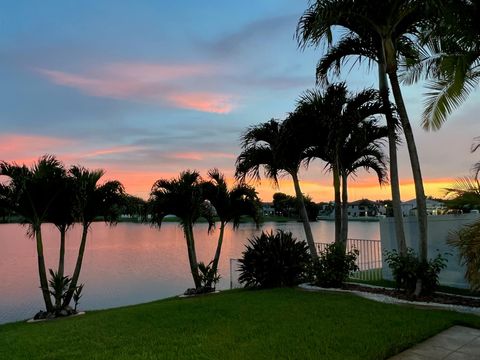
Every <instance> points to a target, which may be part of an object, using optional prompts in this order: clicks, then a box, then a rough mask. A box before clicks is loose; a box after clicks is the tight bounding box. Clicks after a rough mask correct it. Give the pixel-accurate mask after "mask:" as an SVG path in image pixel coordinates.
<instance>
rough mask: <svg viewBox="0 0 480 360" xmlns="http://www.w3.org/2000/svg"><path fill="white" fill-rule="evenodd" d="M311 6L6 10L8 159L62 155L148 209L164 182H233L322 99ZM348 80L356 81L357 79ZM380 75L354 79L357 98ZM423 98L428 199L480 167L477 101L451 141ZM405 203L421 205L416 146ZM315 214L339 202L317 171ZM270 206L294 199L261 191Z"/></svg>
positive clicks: (313, 174) (416, 109) (284, 2)
mask: <svg viewBox="0 0 480 360" xmlns="http://www.w3.org/2000/svg"><path fill="white" fill-rule="evenodd" d="M307 3H308V1H306V0H305V1H300V0H259V1H248V2H245V1H244V2H241V1H240V2H231V1H225V0H222V1H220V0H209V1H194V0H190V1H181V2H177V1H158V0H155V1H146V0H144V1H133V0H131V1H115V0H84V1H61V0H57V1H49V0H44V1H27V0H16V1H9V2H6V1H5V2H2V4H1V5H0V78H1V85H0V125H1V130H0V159H1V160H7V161H16V162H19V163H27V164H31V163H32V162H33V161H34V160H35V159H37V158H38V157H39V156H40V155H42V154H45V153H49V154H55V155H57V156H58V158H59V159H61V160H62V161H64V162H65V164H66V165H71V164H82V165H84V166H87V167H91V168H103V169H105V170H106V171H107V174H106V178H108V179H118V180H120V181H122V182H123V183H124V185H125V187H126V189H127V191H128V192H129V193H131V194H134V195H137V196H142V197H144V198H147V197H148V193H149V191H150V187H151V185H152V184H153V182H154V181H155V180H157V179H159V178H170V177H173V176H177V175H178V173H179V172H180V171H182V170H185V169H196V170H199V171H200V172H201V173H202V174H204V175H205V173H206V171H207V170H208V169H209V168H213V167H217V168H219V169H221V170H222V171H223V172H224V173H225V174H226V176H227V177H229V178H232V177H233V173H234V164H235V159H236V156H237V155H238V154H239V152H240V146H239V138H240V135H241V133H242V131H244V130H245V129H246V128H247V127H248V126H250V125H253V124H258V123H260V122H264V121H267V120H269V119H270V118H280V119H281V118H284V117H285V115H286V113H287V112H289V111H292V110H293V109H294V107H295V102H296V100H297V99H298V96H299V95H300V94H301V93H302V92H303V91H305V90H306V89H309V88H312V87H314V85H315V65H316V62H317V61H318V59H319V58H320V56H321V54H322V49H307V50H306V51H300V50H298V48H297V45H296V42H295V40H294V32H295V27H296V23H297V21H298V19H299V17H300V16H301V14H302V13H303V11H304V10H305V9H306V7H307ZM347 69H349V67H347V68H346V70H347ZM375 74H376V72H375V71H373V72H372V73H371V74H369V73H368V72H367V71H365V70H357V68H355V67H354V68H353V70H352V71H351V72H347V71H345V72H344V78H343V79H345V80H346V81H347V83H348V85H349V86H350V88H351V89H352V90H359V89H362V88H363V87H370V86H375V85H376V78H375ZM424 92H425V90H424V89H423V87H422V84H419V85H416V86H414V87H406V88H404V95H405V99H406V104H407V107H408V110H409V114H410V118H411V121H412V124H413V126H414V131H415V136H416V141H417V145H418V151H419V154H420V160H421V163H422V166H423V168H422V170H423V176H424V180H425V185H426V193H427V195H432V196H443V195H442V190H441V189H442V188H444V187H446V186H448V184H449V183H450V182H451V181H452V180H453V179H454V178H455V177H458V176H464V175H467V174H468V173H469V170H470V167H471V165H472V164H473V163H474V162H476V161H478V158H479V157H480V153H478V152H477V153H476V154H470V151H469V150H470V145H471V143H472V139H473V138H474V137H475V136H480V126H479V124H480V122H479V121H478V117H479V114H480V102H479V100H480V96H479V94H478V92H477V93H475V94H474V95H473V96H471V97H470V98H469V100H468V102H467V103H465V104H464V105H463V106H462V107H461V109H460V110H458V111H456V112H455V113H454V114H453V116H452V117H451V118H450V119H449V121H448V123H447V124H446V125H445V126H444V127H443V128H442V129H441V130H440V131H438V132H434V133H427V132H425V131H423V130H422V129H421V128H420V127H419V118H420V114H421V111H422V101H423V95H422V94H423V93H424ZM399 160H400V175H401V182H402V199H403V200H409V199H411V198H413V197H414V191H413V185H412V180H411V178H412V176H411V172H410V170H409V161H408V154H407V152H406V146H402V148H401V152H400V155H399ZM301 178H302V190H303V191H304V193H307V194H309V195H310V196H311V197H312V198H313V199H314V200H317V201H324V200H331V199H332V198H333V191H332V188H331V185H330V184H331V177H330V175H329V174H325V173H324V171H323V164H322V163H321V162H320V161H318V162H314V163H312V164H311V166H310V168H309V169H308V170H304V171H302V173H301ZM257 189H258V191H259V193H260V196H261V197H262V199H263V200H266V201H268V200H271V196H272V194H273V193H274V192H275V191H282V192H286V193H290V194H292V193H293V187H292V186H291V183H290V181H289V179H288V178H285V179H282V181H281V183H280V188H279V189H274V188H272V184H271V183H270V182H269V181H268V180H263V181H262V183H261V185H258V186H257ZM365 197H368V198H371V199H386V198H389V188H388V186H384V187H383V188H380V187H379V186H378V185H377V184H376V180H375V177H374V176H373V175H372V174H368V173H365V172H360V173H359V174H358V177H357V178H356V179H355V180H353V181H351V184H350V198H351V199H352V200H355V199H360V198H365Z"/></svg>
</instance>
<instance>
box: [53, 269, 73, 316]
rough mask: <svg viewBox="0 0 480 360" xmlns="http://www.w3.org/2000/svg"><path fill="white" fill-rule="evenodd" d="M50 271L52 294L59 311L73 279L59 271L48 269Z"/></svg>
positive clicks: (56, 308) (56, 309)
mask: <svg viewBox="0 0 480 360" xmlns="http://www.w3.org/2000/svg"><path fill="white" fill-rule="evenodd" d="M48 271H49V272H50V280H49V281H48V284H49V286H50V294H51V295H52V296H53V298H54V299H55V311H56V312H57V313H58V312H59V311H60V310H61V309H62V300H63V299H64V298H65V296H67V291H68V288H69V285H70V283H71V282H72V279H71V278H70V277H68V276H63V275H62V274H60V273H59V272H58V271H53V270H52V269H48Z"/></svg>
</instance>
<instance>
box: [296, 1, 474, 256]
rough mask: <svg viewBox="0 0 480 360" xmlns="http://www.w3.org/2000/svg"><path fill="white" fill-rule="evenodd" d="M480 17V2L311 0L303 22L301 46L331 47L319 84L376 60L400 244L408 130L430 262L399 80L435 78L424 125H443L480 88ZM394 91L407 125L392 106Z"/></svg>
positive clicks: (424, 244)
mask: <svg viewBox="0 0 480 360" xmlns="http://www.w3.org/2000/svg"><path fill="white" fill-rule="evenodd" d="M479 14H480V3H479V1H478V0H360V1H358V0H316V1H311V2H310V4H309V6H308V8H307V10H306V11H305V12H304V14H303V15H302V17H301V18H300V20H299V22H298V25H297V31H296V38H297V41H298V44H299V46H300V47H301V48H305V47H307V46H314V47H317V46H319V45H326V48H327V51H326V53H325V54H324V56H323V57H322V58H321V59H320V61H319V62H318V65H317V69H316V74H317V82H318V83H319V84H322V85H325V84H328V82H329V75H333V76H338V75H339V74H340V73H341V71H342V70H343V68H344V65H345V63H346V62H347V61H348V60H349V59H351V58H354V59H355V60H356V61H357V63H363V62H362V60H365V61H364V62H366V63H367V64H368V65H369V66H372V65H374V64H376V65H377V71H378V89H379V93H380V97H381V99H382V101H383V103H384V104H385V109H384V110H385V117H386V122H387V132H388V143H389V161H390V183H391V191H392V204H393V213H394V216H395V219H396V222H395V230H396V231H395V234H396V238H397V244H398V246H399V250H400V252H401V253H404V252H405V249H406V247H405V235H404V231H403V224H402V216H401V211H400V190H399V180H398V169H397V155H396V145H397V141H398V135H397V133H398V130H400V129H401V130H403V133H404V136H405V140H406V143H407V147H408V152H409V155H410V163H411V167H412V173H413V178H414V182H415V192H416V200H417V207H418V212H417V213H418V225H419V240H420V241H419V243H420V249H419V255H420V258H421V259H422V260H423V261H426V260H427V211H426V200H425V192H424V188H423V181H422V173H421V168H420V162H419V159H418V153H417V150H416V145H415V141H414V136H413V132H412V127H411V124H410V121H409V117H408V113H407V109H406V106H405V103H404V100H403V96H402V91H401V87H400V80H403V81H404V82H405V83H407V84H408V83H412V82H415V81H418V80H420V79H422V78H425V79H428V85H427V87H428V93H427V94H426V101H425V105H426V107H425V111H424V114H423V119H422V120H423V126H424V128H425V129H439V128H440V126H441V125H442V123H443V122H444V121H445V120H446V118H447V116H448V115H449V114H450V113H451V112H452V111H453V110H454V109H455V108H457V107H458V106H459V105H460V104H461V103H462V101H464V100H465V99H466V97H467V96H468V94H469V93H470V92H471V91H472V90H473V89H475V88H476V87H477V86H478V81H479V78H480V75H479V74H480V72H479V71H478V65H479V64H480V62H479V61H480V51H479V48H478V46H479V45H478V44H479V40H480V26H479V25H478V21H477V20H478V15H479ZM336 30H339V31H336ZM390 90H391V91H392V94H393V98H394V100H395V105H396V111H397V113H398V118H399V120H400V125H401V126H398V123H397V121H396V119H395V116H394V115H393V112H392V111H391V110H390V109H391V107H390V106H389V105H387V104H389V92H390Z"/></svg>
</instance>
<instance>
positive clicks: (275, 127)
mask: <svg viewBox="0 0 480 360" xmlns="http://www.w3.org/2000/svg"><path fill="white" fill-rule="evenodd" d="M291 135H292V134H291V133H287V132H286V131H284V130H283V129H282V123H281V122H279V121H278V120H275V119H271V120H270V121H268V122H266V123H262V124H260V125H255V126H251V127H250V128H248V129H247V131H245V133H244V134H243V135H242V149H243V150H242V152H241V153H240V155H239V156H238V158H237V162H236V171H235V177H236V178H237V179H238V180H240V181H242V182H243V181H245V180H246V179H253V180H255V181H258V180H260V168H261V167H263V168H264V170H265V176H266V177H267V178H269V179H271V180H273V182H274V184H275V185H277V184H278V178H279V176H281V175H284V174H288V175H290V176H291V177H292V180H293V185H294V188H295V195H296V198H297V202H298V207H299V212H300V217H301V219H302V222H303V228H304V230H305V237H306V240H307V244H308V247H309V250H310V255H311V256H312V258H313V259H317V251H316V247H315V242H314V239H313V234H312V229H311V227H310V222H309V220H308V214H307V210H306V208H305V201H304V196H303V193H302V191H301V188H300V181H299V178H298V172H299V170H300V165H301V164H302V161H303V159H304V154H303V151H304V147H303V143H302V142H299V141H296V139H295V137H292V136H291Z"/></svg>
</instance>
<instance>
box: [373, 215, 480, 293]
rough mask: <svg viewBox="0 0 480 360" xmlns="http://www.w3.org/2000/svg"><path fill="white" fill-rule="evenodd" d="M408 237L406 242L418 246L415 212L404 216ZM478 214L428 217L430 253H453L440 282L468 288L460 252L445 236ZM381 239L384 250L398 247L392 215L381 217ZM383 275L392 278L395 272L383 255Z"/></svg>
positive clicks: (430, 255) (473, 219) (476, 218)
mask: <svg viewBox="0 0 480 360" xmlns="http://www.w3.org/2000/svg"><path fill="white" fill-rule="evenodd" d="M403 220H404V228H405V237H406V242H407V246H408V247H411V248H413V249H414V250H415V251H417V250H418V225H417V217H416V216H408V217H405V218H403ZM479 220H480V215H479V214H462V215H439V216H429V217H428V256H429V258H432V257H435V256H436V255H437V254H438V253H440V254H444V253H450V254H452V255H447V259H448V263H447V267H446V268H445V269H444V270H442V272H441V273H440V276H439V281H440V284H442V285H447V286H454V287H461V288H468V287H469V284H468V282H467V281H466V280H465V277H464V274H465V267H464V266H461V265H460V263H459V257H458V252H457V251H456V249H455V248H452V247H450V246H449V245H447V243H446V240H447V237H448V234H449V232H450V231H453V230H456V229H459V228H461V227H462V226H463V225H466V224H471V223H472V222H475V221H479ZM380 239H381V242H382V252H384V251H385V250H389V251H390V250H393V249H396V248H397V244H396V240H395V225H394V219H393V218H383V219H380ZM382 271H383V277H384V278H385V279H392V274H391V272H390V268H389V267H388V264H386V263H385V259H383V270H382Z"/></svg>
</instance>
